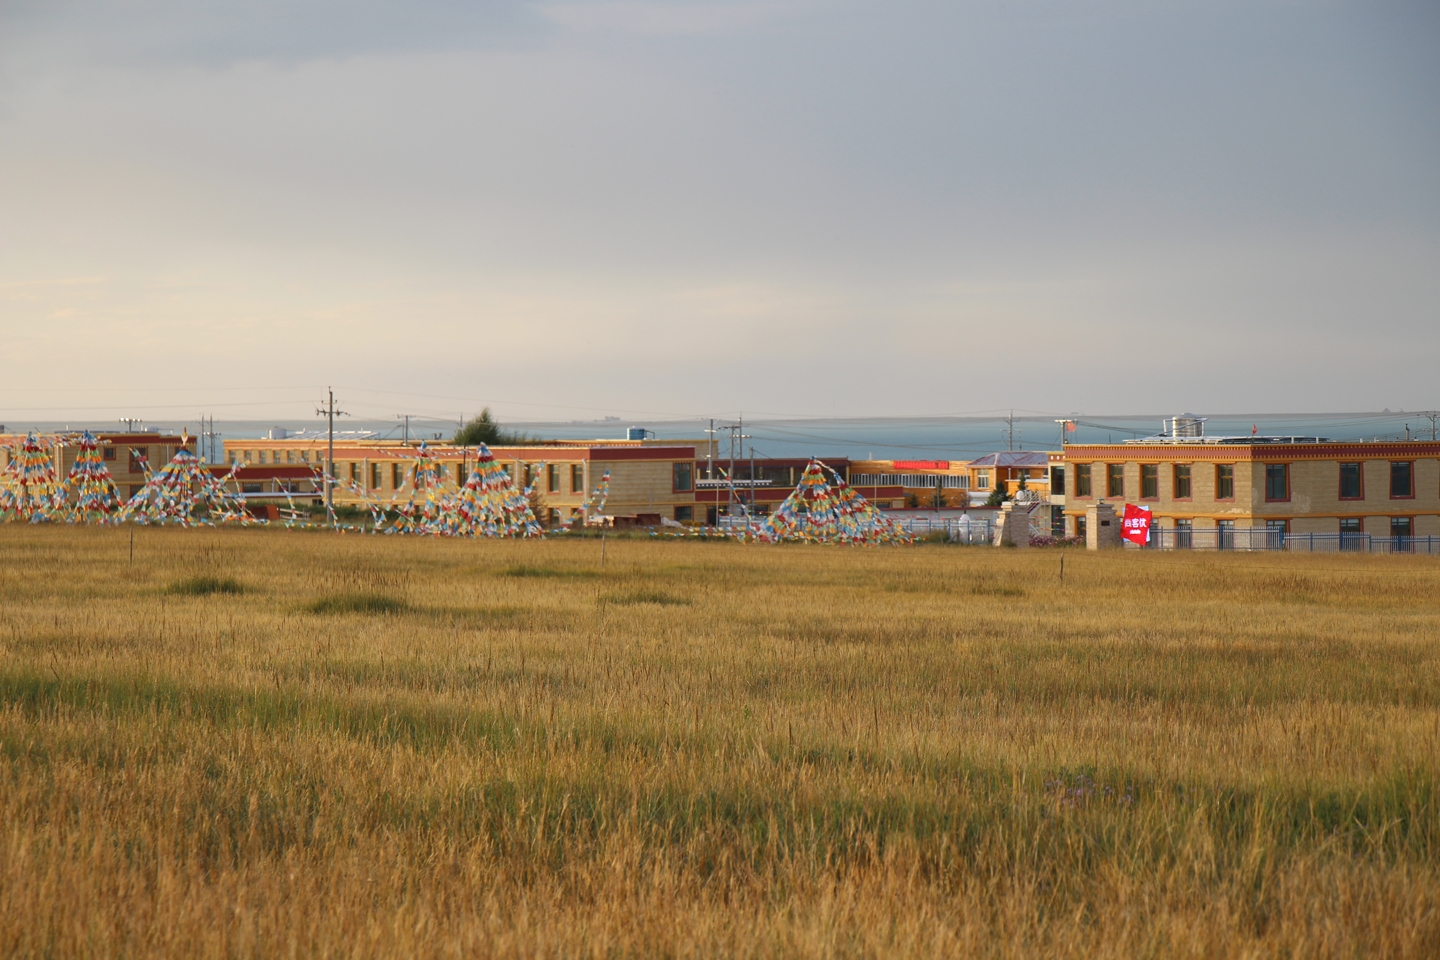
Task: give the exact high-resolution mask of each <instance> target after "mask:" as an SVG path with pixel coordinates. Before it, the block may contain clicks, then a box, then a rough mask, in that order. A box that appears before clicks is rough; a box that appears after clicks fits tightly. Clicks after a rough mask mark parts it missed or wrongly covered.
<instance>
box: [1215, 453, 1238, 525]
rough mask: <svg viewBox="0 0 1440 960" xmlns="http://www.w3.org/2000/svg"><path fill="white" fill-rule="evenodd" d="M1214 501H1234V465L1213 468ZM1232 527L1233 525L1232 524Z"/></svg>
mask: <svg viewBox="0 0 1440 960" xmlns="http://www.w3.org/2000/svg"><path fill="white" fill-rule="evenodd" d="M1215 499H1216V500H1234V499H1235V465H1234V464H1230V463H1221V464H1217V465H1216V466H1215ZM1232 526H1233V524H1232Z"/></svg>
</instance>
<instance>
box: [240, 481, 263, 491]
mask: <svg viewBox="0 0 1440 960" xmlns="http://www.w3.org/2000/svg"><path fill="white" fill-rule="evenodd" d="M264 486H265V485H264V484H262V483H242V484H240V492H241V493H260V492H262V491H263V489H264Z"/></svg>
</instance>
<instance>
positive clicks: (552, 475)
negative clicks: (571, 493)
mask: <svg viewBox="0 0 1440 960" xmlns="http://www.w3.org/2000/svg"><path fill="white" fill-rule="evenodd" d="M545 492H546V493H559V492H560V464H558V463H547V464H545Z"/></svg>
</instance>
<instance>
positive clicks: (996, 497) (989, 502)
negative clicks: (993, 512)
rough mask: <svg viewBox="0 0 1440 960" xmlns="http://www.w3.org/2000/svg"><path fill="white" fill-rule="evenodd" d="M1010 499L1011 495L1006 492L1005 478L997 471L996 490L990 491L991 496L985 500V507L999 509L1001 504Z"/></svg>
mask: <svg viewBox="0 0 1440 960" xmlns="http://www.w3.org/2000/svg"><path fill="white" fill-rule="evenodd" d="M1009 499H1010V494H1008V493H1006V492H1005V478H1004V477H1002V476H1000V471H999V470H996V471H995V489H993V490H991V491H990V496H989V497H988V498H987V499H986V500H985V506H987V507H998V506H1000V504H1002V503H1004V502H1005V501H1006V500H1009Z"/></svg>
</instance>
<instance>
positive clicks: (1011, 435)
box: [1005, 410, 1015, 450]
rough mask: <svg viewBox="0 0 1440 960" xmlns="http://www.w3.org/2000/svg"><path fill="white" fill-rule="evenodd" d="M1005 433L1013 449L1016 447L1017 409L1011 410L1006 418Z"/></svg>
mask: <svg viewBox="0 0 1440 960" xmlns="http://www.w3.org/2000/svg"><path fill="white" fill-rule="evenodd" d="M1005 427H1006V429H1005V435H1006V439H1007V442H1008V444H1009V446H1010V449H1011V450H1014V449H1015V411H1014V410H1011V411H1010V416H1008V417H1006V418H1005Z"/></svg>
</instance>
